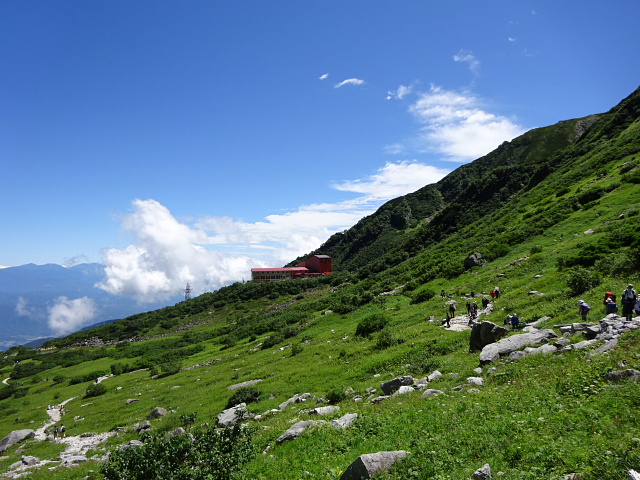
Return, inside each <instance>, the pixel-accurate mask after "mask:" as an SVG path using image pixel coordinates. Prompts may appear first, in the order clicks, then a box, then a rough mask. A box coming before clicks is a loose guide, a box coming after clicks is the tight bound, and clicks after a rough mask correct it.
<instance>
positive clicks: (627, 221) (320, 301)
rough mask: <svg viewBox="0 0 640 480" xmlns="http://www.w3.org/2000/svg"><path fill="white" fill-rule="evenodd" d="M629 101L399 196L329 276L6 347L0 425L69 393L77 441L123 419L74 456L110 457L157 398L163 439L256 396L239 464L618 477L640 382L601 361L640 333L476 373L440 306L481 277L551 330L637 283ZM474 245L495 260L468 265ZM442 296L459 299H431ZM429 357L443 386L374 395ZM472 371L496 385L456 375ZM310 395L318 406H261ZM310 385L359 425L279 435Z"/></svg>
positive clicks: (636, 197)
mask: <svg viewBox="0 0 640 480" xmlns="http://www.w3.org/2000/svg"><path fill="white" fill-rule="evenodd" d="M639 114H640V93H639V92H635V93H634V94H632V95H631V96H630V97H628V98H627V99H625V100H624V101H623V102H621V104H620V105H618V106H617V107H616V108H614V109H612V110H611V111H610V112H607V113H605V114H600V115H597V116H592V117H588V118H586V119H581V120H571V121H565V122H561V123H559V124H557V125H554V126H551V127H546V128H543V129H537V130H534V131H532V132H529V133H528V134H525V135H523V136H522V137H520V138H518V139H516V140H514V141H513V142H510V143H505V144H503V145H502V146H500V147H499V148H498V149H497V150H496V151H495V152H492V153H491V154H489V155H487V156H485V157H483V158H481V159H478V160H477V161H475V162H473V163H471V164H469V165H465V166H463V167H460V168H459V169H458V170H456V171H455V172H453V173H452V174H451V175H449V176H448V177H447V178H445V179H443V180H442V181H441V182H439V183H437V184H435V185H431V186H427V187H424V188H423V189H421V190H419V191H417V192H415V193H413V194H411V195H407V196H405V197H401V198H398V199H395V200H393V201H391V202H389V203H388V204H386V205H384V206H383V207H381V208H380V210H379V211H378V212H376V214H374V215H372V216H371V217H368V218H367V219H363V220H362V221H361V222H359V223H358V225H356V226H354V227H353V229H350V230H349V231H347V232H345V233H343V234H340V235H337V236H334V237H332V238H331V239H329V241H328V242H327V243H326V244H325V245H324V246H323V247H322V248H321V249H319V250H318V252H317V253H327V254H330V255H332V256H333V257H334V258H335V259H336V260H337V261H336V265H337V266H338V269H339V271H338V272H336V273H334V274H332V275H330V276H327V277H324V278H321V279H308V280H302V281H288V282H279V283H274V284H251V283H248V284H235V285H232V286H229V287H226V288H223V289H221V290H219V291H217V292H214V293H209V294H205V295H202V296H199V297H197V298H194V299H192V300H189V301H186V302H181V303H179V304H177V305H176V306H175V307H168V308H164V309H161V310H157V311H153V312H147V313H144V314H140V315H136V316H133V317H130V318H128V319H125V320H123V321H120V322H116V323H114V324H112V325H105V326H102V327H99V328H96V329H93V330H91V331H87V332H79V333H77V334H74V335H71V336H69V337H67V338H65V339H61V340H57V341H54V342H49V343H48V344H47V345H46V348H45V349H43V350H40V351H35V350H31V349H26V348H13V349H11V350H10V351H8V352H6V355H5V357H4V358H3V360H2V363H0V365H1V367H0V376H1V378H2V379H6V378H9V377H10V379H9V381H8V385H6V386H5V387H3V388H2V389H1V390H0V413H2V415H0V437H4V436H5V435H6V434H8V433H9V432H11V431H13V430H18V429H25V428H32V429H34V430H35V429H37V428H39V427H41V426H42V425H43V424H44V423H45V422H46V421H47V420H48V418H49V417H48V413H47V410H46V407H47V405H51V404H59V403H62V402H66V410H67V412H68V413H67V414H66V416H65V417H64V418H63V421H64V422H65V425H66V427H67V434H68V436H70V437H72V438H75V437H76V436H79V435H81V434H84V433H87V432H91V433H103V432H113V436H111V437H110V438H109V439H108V440H107V441H106V442H104V443H102V444H100V445H98V446H95V447H91V449H90V450H89V451H88V452H84V453H86V454H87V456H88V457H92V456H96V458H98V457H101V456H102V455H104V453H105V452H106V451H109V450H112V449H114V448H115V447H116V446H118V445H122V444H125V443H128V442H129V441H131V440H139V439H140V438H141V435H140V434H139V433H137V432H136V431H134V429H133V427H134V426H135V425H137V424H138V423H140V422H141V421H143V420H145V419H146V417H147V415H148V414H149V412H150V411H151V410H152V409H153V408H154V407H158V406H160V407H164V408H166V409H167V410H169V413H168V414H167V415H166V416H164V417H162V418H160V419H156V420H151V424H152V432H157V433H160V434H162V435H164V434H166V433H167V432H170V431H172V430H173V429H175V428H176V427H178V426H184V427H185V428H191V429H195V428H196V426H197V425H200V424H202V423H204V422H213V423H215V418H216V416H217V415H218V414H219V413H220V412H221V411H222V410H223V409H225V408H226V407H227V406H228V404H229V402H231V404H233V399H236V400H237V399H239V398H244V399H247V400H249V401H250V402H249V403H248V405H247V409H248V411H249V412H250V413H252V414H257V415H262V417H261V418H258V419H252V420H248V421H247V424H248V425H250V426H255V427H258V428H257V429H256V431H255V432H253V433H252V439H253V440H252V445H253V446H254V448H255V452H256V453H257V454H256V455H255V456H254V457H251V455H249V454H248V452H244V453H243V455H244V456H243V459H246V460H248V461H247V463H246V464H243V466H242V468H241V472H240V473H241V476H242V477H243V478H259V479H292V480H293V479H299V478H314V477H315V478H339V477H340V475H341V473H342V472H343V471H344V470H345V469H346V467H347V466H348V465H349V464H350V463H351V462H353V461H354V460H355V459H356V458H357V457H358V456H359V455H361V454H364V453H373V452H376V451H381V450H401V449H404V450H407V451H410V452H411V455H409V456H408V457H407V458H406V459H404V460H403V461H402V462H400V463H399V464H397V466H396V468H395V469H394V470H393V472H391V473H387V474H383V475H382V476H381V477H380V478H397V479H400V478H402V479H406V478H422V479H428V478H429V479H460V478H469V477H470V476H471V474H472V473H473V472H474V471H475V470H476V469H477V468H479V467H481V466H482V465H483V464H485V463H489V464H490V465H491V468H492V470H493V471H494V477H495V475H496V472H503V478H509V479H541V478H562V476H563V475H567V474H570V473H574V472H575V473H578V474H580V475H581V477H580V478H583V479H596V478H597V479H618V478H624V476H625V475H626V471H628V470H629V469H631V468H635V469H640V441H639V440H638V439H639V438H640V423H639V421H638V420H637V418H638V417H637V408H638V406H639V403H638V399H639V398H640V384H639V383H638V382H622V383H613V382H612V381H609V380H606V378H605V375H606V374H607V373H608V372H610V371H612V370H618V369H620V368H622V367H624V368H636V369H639V370H640V347H639V340H640V333H639V332H638V330H635V331H633V332H632V333H628V334H625V335H624V336H623V337H622V339H621V341H620V343H619V345H618V346H617V347H616V348H615V349H614V350H613V351H611V352H609V353H608V354H604V355H599V356H593V355H591V354H590V352H589V351H573V352H568V353H562V354H555V355H537V356H531V357H527V358H525V359H522V360H520V361H518V362H513V363H509V362H506V361H502V362H500V363H499V364H498V365H495V370H490V366H489V367H484V368H483V369H482V370H481V373H479V371H476V369H477V368H478V367H479V358H478V352H475V353H469V331H468V330H462V331H456V330H455V329H445V328H443V327H442V326H441V320H442V318H444V314H445V308H446V305H445V302H446V301H449V300H450V299H454V300H456V301H457V302H458V305H459V308H460V309H464V307H463V305H464V303H465V302H467V301H473V300H474V299H473V298H471V296H470V295H471V292H472V291H473V292H474V293H475V294H476V298H475V300H478V302H479V300H480V298H481V295H482V293H488V292H489V291H490V290H492V289H493V288H494V287H495V286H498V287H499V288H500V290H501V291H502V292H503V295H502V296H501V297H500V298H499V299H497V300H496V301H495V302H494V304H493V310H492V311H491V312H485V313H483V315H482V316H481V318H480V319H481V320H489V321H493V322H495V323H497V324H499V325H502V324H503V321H504V319H505V317H506V315H507V314H512V313H518V315H519V316H520V317H521V318H523V319H524V320H525V321H526V322H532V321H535V320H538V319H542V318H543V317H548V319H546V320H544V321H543V323H542V325H541V326H542V327H547V328H552V327H553V326H554V325H559V324H568V323H572V322H578V321H580V317H579V316H578V308H577V302H578V300H579V299H585V300H587V301H588V302H589V303H590V304H591V305H592V306H593V310H592V312H591V314H590V320H591V321H593V322H597V321H598V320H599V319H600V318H601V317H603V316H604V311H603V306H602V304H601V298H602V294H603V293H604V292H605V291H608V290H611V291H613V292H617V293H618V294H620V293H621V292H622V290H623V289H624V288H625V287H626V285H627V283H629V282H631V283H636V284H638V285H640V281H639V274H638V272H639V271H640V270H639V269H640V235H639V234H638V232H639V231H640V152H639V151H640V121H639V120H638V118H639ZM473 253H480V254H481V255H482V258H483V263H481V264H480V265H478V266H474V267H471V268H467V267H465V259H466V258H467V257H468V256H469V255H470V254H473ZM443 289H444V290H445V291H446V293H447V295H449V296H450V297H447V298H444V299H443V298H441V297H440V295H439V293H440V291H441V290H443ZM357 333H358V334H357ZM558 333H559V331H558ZM514 334H518V333H517V332H514ZM570 340H571V342H574V343H575V342H579V341H581V340H582V336H581V335H580V334H575V335H573V336H571V337H570ZM435 370H438V371H440V372H442V373H443V376H442V377H441V378H440V379H438V380H436V381H434V382H433V383H432V384H430V385H429V388H435V389H438V390H441V391H442V392H443V394H442V395H439V396H435V397H428V398H426V397H423V396H422V394H421V392H420V391H416V392H414V393H410V394H406V395H401V396H397V397H393V398H390V399H387V400H385V401H383V402H381V403H377V404H373V403H372V402H371V401H370V400H371V398H372V396H376V395H379V394H381V391H380V384H381V383H382V382H385V381H388V380H391V379H393V378H396V377H400V376H405V375H410V376H413V377H414V378H416V379H420V378H423V377H425V376H427V375H429V374H431V373H432V372H434V371H435ZM110 373H111V374H114V376H112V377H110V378H107V379H105V380H103V381H102V382H101V383H100V385H102V386H103V387H95V386H93V380H94V379H95V378H97V377H99V376H102V375H105V374H110ZM467 377H483V378H484V385H483V386H481V387H477V391H474V390H469V387H465V388H462V389H460V390H457V389H455V387H458V386H460V385H463V384H466V379H467ZM254 380H259V382H258V383H256V384H255V385H253V386H251V387H246V388H244V389H243V388H240V389H237V390H231V389H229V387H231V386H234V385H237V384H240V383H242V382H248V381H254ZM372 389H375V390H376V392H375V393H373V392H372ZM237 392H240V393H239V394H238V393H237ZM303 393H310V394H311V396H312V398H310V399H309V400H307V402H304V403H298V404H293V405H291V406H289V407H288V408H286V409H285V410H283V411H281V412H279V413H274V414H265V412H268V411H270V410H272V409H277V408H278V406H279V405H280V404H282V403H283V402H284V401H285V400H287V399H289V398H291V397H292V396H294V395H296V394H303ZM234 395H237V396H234ZM232 396H233V399H232ZM357 397H361V398H362V401H354V398H357ZM318 398H324V399H325V401H326V402H332V403H335V404H337V405H338V406H340V408H341V410H340V412H339V413H336V414H334V415H332V416H330V417H329V418H328V420H332V419H334V418H337V417H339V416H341V415H343V414H345V413H358V415H359V416H358V419H357V420H356V422H355V423H354V425H353V426H351V427H350V428H348V429H345V430H336V429H333V428H331V427H326V426H325V427H317V428H314V429H311V430H309V431H306V432H305V433H303V434H302V435H301V436H300V437H299V438H297V439H296V440H293V441H290V442H285V443H283V444H281V445H278V444H277V443H276V439H277V438H278V437H279V436H280V435H282V433H284V431H285V430H287V429H288V428H289V427H290V426H291V425H292V423H293V422H294V421H297V420H308V419H317V417H314V416H312V415H310V414H309V413H308V410H310V409H312V408H314V407H316V406H317V405H316V401H317V399H318ZM127 400H136V401H135V402H129V403H127ZM326 404H327V403H324V405H326ZM194 431H195V430H194ZM145 441H147V443H148V445H151V444H152V442H151V441H150V440H148V439H146V440H145ZM160 445H164V444H160ZM166 445H169V444H166ZM167 448H169V447H167ZM63 449H64V445H62V444H61V443H59V442H54V441H52V440H45V441H35V440H27V441H26V442H24V443H21V444H20V445H17V446H13V447H11V448H9V449H8V450H7V451H6V452H5V454H4V456H3V457H0V471H8V470H9V466H10V465H12V464H14V463H15V462H17V461H19V460H20V458H21V457H22V455H33V456H36V457H39V458H41V459H50V460H56V459H57V458H58V456H59V454H60V452H61V451H62V450H63ZM266 450H268V451H266ZM264 451H266V453H264V454H263V453H262V452H264ZM156 456H157V455H156ZM101 465H103V464H102V463H101V462H99V461H97V460H91V461H88V462H84V463H82V464H80V465H79V466H75V467H72V468H67V467H57V468H55V469H54V470H49V469H48V467H49V465H45V466H41V467H37V468H35V469H32V470H31V474H30V476H29V478H33V479H39V478H47V479H53V478H60V479H65V478H69V479H71V478H85V477H89V478H96V479H97V478H103V475H102V474H101V473H100V469H101ZM51 466H53V467H56V466H57V464H51ZM159 478H169V477H168V476H165V477H159ZM184 478H200V477H184Z"/></svg>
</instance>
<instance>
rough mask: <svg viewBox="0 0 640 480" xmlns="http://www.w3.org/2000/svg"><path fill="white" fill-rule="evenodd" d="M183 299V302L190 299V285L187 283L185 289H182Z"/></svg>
mask: <svg viewBox="0 0 640 480" xmlns="http://www.w3.org/2000/svg"><path fill="white" fill-rule="evenodd" d="M184 299H185V300H190V299H191V285H189V284H188V283H187V288H185V289H184Z"/></svg>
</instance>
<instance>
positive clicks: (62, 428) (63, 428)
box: [60, 425, 67, 438]
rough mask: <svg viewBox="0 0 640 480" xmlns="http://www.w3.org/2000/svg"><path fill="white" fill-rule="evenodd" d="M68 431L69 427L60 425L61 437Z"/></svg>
mask: <svg viewBox="0 0 640 480" xmlns="http://www.w3.org/2000/svg"><path fill="white" fill-rule="evenodd" d="M66 433H67V429H66V428H65V426H64V425H62V426H60V438H64V437H65V435H66Z"/></svg>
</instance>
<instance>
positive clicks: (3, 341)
mask: <svg viewBox="0 0 640 480" xmlns="http://www.w3.org/2000/svg"><path fill="white" fill-rule="evenodd" d="M103 280H104V270H103V267H102V265H100V264H99V263H83V264H79V265H76V266H73V267H63V266H62V265H56V264H47V265H35V264H32V263H30V264H28V265H21V266H18V267H7V268H2V269H0V349H1V350H4V349H7V348H10V347H11V346H13V345H22V344H25V343H29V342H31V341H34V340H38V339H40V338H43V337H52V336H55V334H56V332H55V331H54V330H53V329H52V328H50V326H49V324H48V322H49V317H50V313H51V308H52V307H54V306H55V305H57V304H59V303H60V297H65V298H66V299H68V300H75V299H79V298H84V297H87V298H89V299H91V301H92V304H93V306H94V307H95V313H94V315H92V316H91V317H88V318H86V323H83V324H79V325H78V328H77V329H78V330H79V329H81V328H83V327H85V326H87V325H95V324H99V323H103V322H107V321H111V320H114V319H120V318H125V317H127V316H129V315H133V314H136V313H140V312H144V311H147V310H153V309H157V308H161V307H164V306H166V305H169V304H173V303H175V302H176V301H179V300H180V298H179V297H176V298H175V299H173V300H172V301H168V302H165V303H152V304H144V305H140V304H138V303H136V302H135V300H132V299H129V298H125V297H120V296H116V295H112V294H109V293H107V292H105V291H104V290H102V289H100V288H97V287H96V286H95V285H96V284H97V283H98V282H101V281H103Z"/></svg>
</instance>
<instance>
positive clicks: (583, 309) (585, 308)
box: [578, 300, 591, 322]
mask: <svg viewBox="0 0 640 480" xmlns="http://www.w3.org/2000/svg"><path fill="white" fill-rule="evenodd" d="M578 305H579V307H578V313H580V316H581V317H582V321H583V322H586V321H587V315H588V314H589V310H591V307H590V306H589V304H588V303H587V302H585V301H584V300H580V301H579V302H578Z"/></svg>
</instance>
